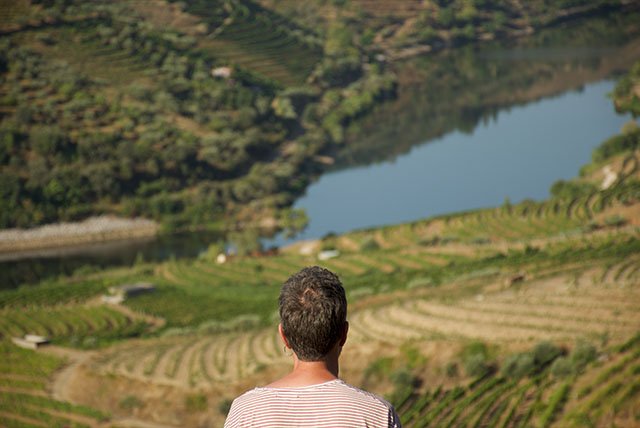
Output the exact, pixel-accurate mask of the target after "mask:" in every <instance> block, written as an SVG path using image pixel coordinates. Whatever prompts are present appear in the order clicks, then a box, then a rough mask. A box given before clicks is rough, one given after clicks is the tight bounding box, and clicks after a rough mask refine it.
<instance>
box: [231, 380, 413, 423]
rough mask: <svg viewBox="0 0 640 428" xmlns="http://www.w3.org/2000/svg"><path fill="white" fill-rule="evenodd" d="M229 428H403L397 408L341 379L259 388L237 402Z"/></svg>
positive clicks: (245, 394)
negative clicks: (301, 385)
mask: <svg viewBox="0 0 640 428" xmlns="http://www.w3.org/2000/svg"><path fill="white" fill-rule="evenodd" d="M224 426H225V428H248V427H256V428H257V427H260V428H268V427H273V428H287V427H308V428H319V427H332V428H336V427H345V428H346V427H352V428H363V427H368V428H401V425H400V418H398V415H397V414H396V412H395V410H394V409H393V406H391V404H389V403H388V402H386V401H385V400H383V399H382V398H380V397H378V396H377V395H374V394H371V393H369V392H366V391H363V390H361V389H358V388H356V387H354V386H351V385H349V384H347V383H345V382H343V381H342V380H340V379H336V380H332V381H329V382H325V383H321V384H318V385H310V386H304V387H300V388H255V389H252V390H251V391H247V392H245V393H244V394H243V395H241V396H240V397H238V398H236V399H235V400H233V404H232V405H231V410H229V415H228V416H227V420H226V421H225V423H224Z"/></svg>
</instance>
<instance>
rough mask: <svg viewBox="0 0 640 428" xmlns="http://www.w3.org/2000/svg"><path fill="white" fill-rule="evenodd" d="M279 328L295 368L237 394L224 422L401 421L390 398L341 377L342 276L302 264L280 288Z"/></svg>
mask: <svg viewBox="0 0 640 428" xmlns="http://www.w3.org/2000/svg"><path fill="white" fill-rule="evenodd" d="M279 305H280V325H279V326H278V331H279V332H280V337H281V338H282V341H283V342H284V344H285V347H287V348H289V349H291V350H292V351H293V370H292V371H291V373H289V374H287V375H286V376H285V377H283V378H282V379H279V380H277V381H275V382H273V383H271V384H270V385H267V386H266V387H261V388H255V389H253V390H251V391H248V392H246V393H244V394H243V395H241V396H240V397H238V398H236V399H235V400H234V401H233V404H232V405H231V410H229V415H228V416H227V420H226V422H225V424H224V426H225V428H237V427H261V428H267V427H278V428H284V427H314V428H317V427H372V428H379V427H380V428H388V427H400V426H401V425H400V419H399V418H398V415H397V414H396V412H395V410H394V409H393V407H392V406H391V404H389V403H387V402H386V401H385V400H383V399H381V398H380V397H378V396H376V395H373V394H371V393H369V392H366V391H363V390H361V389H358V388H356V387H354V386H351V385H348V384H346V383H345V382H343V381H342V380H341V379H340V378H339V377H338V371H339V367H338V359H339V357H340V352H341V351H342V347H343V346H344V344H345V342H346V340H347V332H348V330H349V324H348V323H347V298H346V296H345V292H344V288H343V287H342V284H341V282H340V280H339V279H338V277H337V276H336V275H335V274H333V273H332V272H330V271H328V270H326V269H323V268H321V267H318V266H314V267H308V268H304V269H302V270H301V271H300V272H298V273H296V274H295V275H293V276H292V277H291V278H289V279H288V280H287V281H286V282H285V283H284V285H283V286H282V290H281V292H280V298H279Z"/></svg>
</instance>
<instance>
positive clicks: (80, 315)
mask: <svg viewBox="0 0 640 428" xmlns="http://www.w3.org/2000/svg"><path fill="white" fill-rule="evenodd" d="M146 327H147V326H146V325H145V323H144V322H142V321H140V320H136V319H132V318H130V317H128V316H127V315H125V314H123V313H121V312H119V311H116V310H113V309H111V308H108V307H104V306H89V307H82V306H70V307H64V308H52V309H48V310H42V309H41V308H37V309H19V310H11V309H5V310H2V311H0V340H7V339H10V338H11V337H21V336H23V335H25V334H38V335H41V336H45V337H48V338H50V339H52V340H53V341H54V342H63V341H65V340H67V341H70V342H71V343H72V344H75V345H82V344H84V345H85V346H91V345H93V346H95V344H97V341H98V339H107V338H110V337H112V338H122V337H132V336H137V335H139V334H141V333H142V332H143V331H144V330H145V329H146Z"/></svg>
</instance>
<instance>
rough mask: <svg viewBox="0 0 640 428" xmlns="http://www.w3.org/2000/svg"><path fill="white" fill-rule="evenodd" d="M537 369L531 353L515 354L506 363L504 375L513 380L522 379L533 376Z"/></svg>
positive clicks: (503, 370)
mask: <svg viewBox="0 0 640 428" xmlns="http://www.w3.org/2000/svg"><path fill="white" fill-rule="evenodd" d="M535 369H536V364H535V359H534V356H533V355H532V354H531V353H528V352H523V353H520V354H514V355H511V356H509V357H507V359H506V360H505V361H504V364H503V366H502V374H503V375H504V376H507V377H511V378H521V377H524V376H528V375H530V374H532V373H533V372H534V371H535Z"/></svg>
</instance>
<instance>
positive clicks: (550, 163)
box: [296, 81, 630, 238]
mask: <svg viewBox="0 0 640 428" xmlns="http://www.w3.org/2000/svg"><path fill="white" fill-rule="evenodd" d="M613 86H614V83H613V81H602V82H598V83H595V84H591V85H587V86H586V87H585V88H584V89H583V90H582V91H574V92H570V93H566V94H564V95H561V96H557V97H554V98H548V99H544V100H542V101H538V102H535V103H532V104H529V105H526V106H524V107H517V108H513V109H511V110H510V111H503V112H501V113H499V114H498V115H497V117H496V118H495V120H489V121H488V123H484V124H482V125H480V126H478V127H477V128H476V129H475V130H474V131H473V132H472V133H471V134H463V133H461V132H459V131H457V132H453V133H451V134H447V135H446V136H444V137H441V138H438V139H436V140H433V141H431V142H429V143H428V144H426V142H425V144H423V145H421V146H419V147H414V148H413V149H412V150H411V151H410V152H409V153H406V154H404V155H402V156H399V157H397V158H396V159H395V160H393V161H388V162H383V163H379V164H375V165H371V166H367V167H359V168H353V169H348V170H344V171H338V172H335V173H329V174H325V175H323V176H322V177H321V178H320V179H319V180H318V181H317V182H316V183H314V184H312V185H311V186H310V187H309V188H308V190H307V193H306V195H305V196H304V197H303V198H301V199H300V200H298V202H297V203H296V207H299V208H304V209H305V210H306V211H307V214H308V216H309V218H310V220H311V221H310V224H309V227H308V228H307V230H306V231H305V233H304V234H303V235H302V238H317V237H321V236H323V235H325V234H327V233H329V232H345V231H348V230H352V229H355V228H364V227H369V226H379V225H385V224H393V223H400V222H405V221H411V220H416V219H420V218H424V217H429V216H433V215H437V214H444V213H449V212H454V211H463V210H469V209H475V208H482V207H490V206H495V205H499V204H502V203H503V202H504V200H505V198H506V197H508V198H509V199H510V200H511V201H512V202H518V201H521V200H523V199H544V198H546V197H547V196H548V195H549V188H550V186H551V185H552V184H553V182H555V181H556V180H558V179H568V178H572V177H575V176H576V175H577V174H578V171H579V169H580V167H581V166H582V165H584V164H585V163H587V162H589V160H590V158H591V152H592V150H593V149H594V148H595V147H596V146H598V145H599V144H600V143H602V141H604V140H605V139H606V138H608V137H610V136H611V135H613V134H615V133H617V132H619V130H620V128H621V126H622V125H623V124H624V123H625V122H627V121H628V120H630V116H628V115H626V116H623V115H618V114H616V113H615V112H614V110H613V107H612V104H611V101H610V100H609V99H608V97H607V94H608V93H609V92H611V90H612V89H613Z"/></svg>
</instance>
